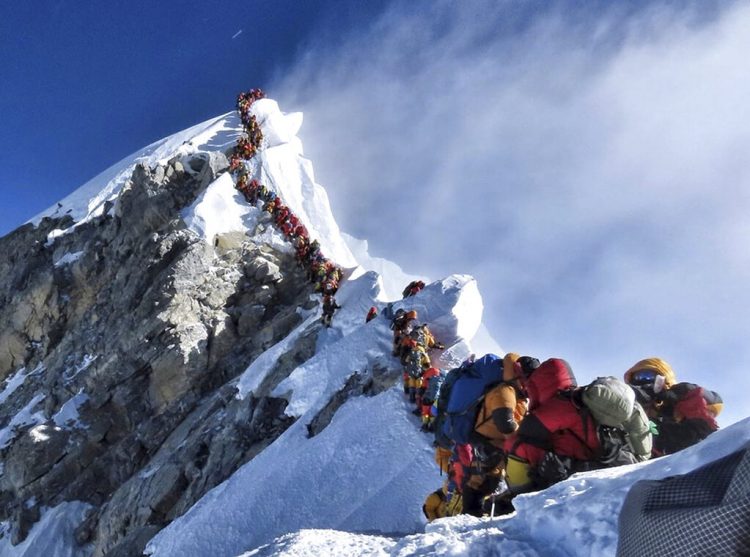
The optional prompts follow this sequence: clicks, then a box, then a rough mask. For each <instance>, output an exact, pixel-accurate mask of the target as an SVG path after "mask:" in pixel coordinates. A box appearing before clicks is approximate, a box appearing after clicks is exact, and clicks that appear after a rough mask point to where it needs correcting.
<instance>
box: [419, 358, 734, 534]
mask: <svg viewBox="0 0 750 557" xmlns="http://www.w3.org/2000/svg"><path fill="white" fill-rule="evenodd" d="M440 373H441V372H438V374H440ZM433 396H434V400H435V402H434V406H433V409H432V413H433V415H435V422H434V427H433V429H434V432H435V447H436V449H435V461H436V463H437V464H438V466H439V468H440V470H441V474H442V473H446V474H447V478H446V480H445V481H444V483H443V485H442V486H441V487H440V488H439V489H438V490H436V491H435V492H433V493H431V494H430V495H428V497H427V499H426V500H425V503H424V506H423V511H424V513H425V516H426V517H427V519H428V520H434V519H435V518H440V517H444V516H453V515H456V514H460V513H467V514H471V515H474V516H483V515H485V514H489V515H490V516H494V515H496V514H505V513H509V512H512V511H513V510H514V508H513V504H512V499H513V497H515V496H516V495H518V494H520V493H525V492H529V491H536V490H540V489H544V488H546V487H548V486H550V485H552V484H554V483H557V482H559V481H562V480H564V479H565V478H567V477H568V476H570V475H571V474H573V473H576V472H582V471H587V470H594V469H599V468H606V467H611V466H619V465H623V464H632V463H635V462H642V461H645V460H647V459H649V458H651V457H657V456H662V455H666V454H671V453H674V452H676V451H679V450H681V449H684V448H686V447H689V446H691V445H693V444H695V443H697V442H698V441H700V440H702V439H704V438H705V437H707V436H708V435H709V434H710V433H712V432H714V431H716V430H717V429H718V424H717V423H716V416H718V414H719V412H721V409H722V406H723V402H722V399H721V397H720V396H719V395H718V394H717V393H715V392H714V391H710V390H708V389H705V388H703V387H700V386H698V385H695V384H693V383H678V382H677V380H676V376H675V373H674V371H673V370H672V368H671V367H670V366H669V364H668V363H667V362H665V361H664V360H662V359H660V358H647V359H644V360H641V361H639V362H637V363H636V364H635V365H634V366H633V367H631V368H630V369H629V370H627V371H626V372H625V374H624V381H623V380H620V379H618V378H616V377H600V378H597V379H596V380H594V381H593V382H592V383H590V384H588V385H585V386H578V383H577V381H576V379H575V376H574V375H573V371H572V370H571V368H570V365H569V364H568V363H567V362H566V361H565V360H562V359H559V358H551V359H548V360H546V361H544V362H541V363H540V362H539V360H537V359H536V358H533V357H529V356H522V357H521V356H519V355H518V354H514V353H508V354H506V355H505V357H503V358H500V357H498V356H495V355H494V354H487V355H485V356H483V357H482V358H479V359H475V358H474V357H473V356H472V357H471V358H469V359H467V360H466V361H465V362H463V363H462V364H461V366H459V367H458V368H455V369H452V370H450V371H449V372H448V373H447V374H446V376H445V379H444V380H442V381H441V382H440V387H439V389H438V392H437V394H436V395H433Z"/></svg>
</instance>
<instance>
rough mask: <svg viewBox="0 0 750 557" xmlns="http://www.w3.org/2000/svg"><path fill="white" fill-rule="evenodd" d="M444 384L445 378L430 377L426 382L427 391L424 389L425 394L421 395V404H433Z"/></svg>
mask: <svg viewBox="0 0 750 557" xmlns="http://www.w3.org/2000/svg"><path fill="white" fill-rule="evenodd" d="M444 382H445V377H444V376H443V375H441V374H437V375H435V376H434V377H430V380H429V381H428V382H427V389H425V392H424V394H423V395H422V403H423V404H432V403H433V402H435V401H436V400H437V399H438V397H439V396H440V388H441V387H442V385H443V383H444Z"/></svg>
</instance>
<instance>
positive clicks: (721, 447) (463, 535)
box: [241, 418, 750, 557]
mask: <svg viewBox="0 0 750 557" xmlns="http://www.w3.org/2000/svg"><path fill="white" fill-rule="evenodd" d="M748 443H750V418H749V419H745V420H743V421H741V422H738V423H736V424H734V425H732V426H730V427H728V428H727V429H726V430H722V431H719V432H717V433H714V434H712V435H711V436H710V437H709V438H708V439H706V440H705V441H703V442H702V443H700V444H698V445H695V446H693V447H691V448H689V449H686V450H684V451H682V452H680V453H677V454H674V455H671V456H667V457H663V458H659V459H655V460H653V461H650V462H646V463H643V464H636V465H632V466H623V467H619V468H612V469H609V470H600V471H596V472H588V473H585V474H576V475H575V476H572V477H571V478H569V479H568V480H566V481H564V482H561V483H559V484H557V485H555V486H552V487H551V488H549V489H547V490H545V491H541V492H538V493H532V494H528V495H522V496H520V497H517V498H516V500H515V504H516V508H517V511H516V513H514V514H513V515H510V516H507V517H500V518H495V519H490V518H483V519H478V518H473V517H469V516H459V517H455V518H446V519H441V520H437V521H435V522H433V523H432V524H428V525H426V527H425V529H424V533H419V534H414V535H410V536H404V537H401V538H394V537H383V536H373V535H360V534H352V533H347V532H341V531H334V530H322V529H321V530H311V529H305V530H300V531H298V532H295V533H291V534H287V535H284V536H280V537H279V538H277V539H276V540H274V541H273V542H271V543H269V544H266V545H263V546H260V547H258V548H256V549H254V550H252V551H248V552H245V553H242V554H241V556H242V557H301V556H312V555H383V556H392V557H405V556H407V555H409V556H422V555H424V556H426V555H456V556H458V555H482V556H484V555H523V556H526V557H533V556H537V555H538V556H586V557H599V556H608V555H615V553H616V550H617V521H618V517H619V513H620V508H621V507H622V503H623V501H624V499H625V496H626V495H627V493H628V490H629V489H630V486H631V485H632V484H633V483H634V482H636V481H638V480H646V479H660V478H665V477H668V476H673V475H677V474H685V473H687V472H690V471H692V470H694V469H696V468H698V467H700V466H702V465H704V464H707V463H709V462H711V461H713V460H716V459H718V458H721V457H723V456H726V455H728V454H729V453H731V452H733V451H735V450H738V449H740V448H742V447H743V446H745V445H747V444H748ZM433 474H434V470H433ZM436 482H437V478H436ZM397 508H398V507H397V505H396V504H394V507H393V509H394V510H395V509H397Z"/></svg>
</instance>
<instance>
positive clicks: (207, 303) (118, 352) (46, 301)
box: [0, 154, 315, 556]
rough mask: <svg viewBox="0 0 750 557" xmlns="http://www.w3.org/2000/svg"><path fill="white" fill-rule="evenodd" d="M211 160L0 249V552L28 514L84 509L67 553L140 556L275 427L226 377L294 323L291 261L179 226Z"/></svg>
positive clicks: (142, 181) (269, 414) (302, 290)
mask: <svg viewBox="0 0 750 557" xmlns="http://www.w3.org/2000/svg"><path fill="white" fill-rule="evenodd" d="M226 167H227V161H226V158H225V157H224V156H223V155H221V154H218V155H216V154H212V155H211V156H208V155H205V156H200V157H194V158H193V159H190V160H183V161H177V160H174V161H171V162H170V163H169V164H167V165H165V166H159V167H157V168H145V167H143V166H137V167H136V168H135V171H134V172H133V175H132V178H131V180H130V181H129V182H128V184H127V185H126V186H125V187H124V188H123V190H122V192H121V193H120V195H119V197H118V199H117V201H116V203H115V204H114V205H112V206H108V207H107V208H106V211H105V213H104V214H103V215H101V216H99V217H97V218H95V219H93V220H91V221H89V222H86V223H83V224H80V225H78V226H75V227H73V224H74V223H73V222H72V220H71V219H70V218H69V217H64V218H59V219H50V218H46V219H43V220H42V222H41V223H40V225H39V226H38V227H36V228H35V227H33V226H31V225H25V226H23V227H21V228H19V229H18V230H16V231H15V232H13V233H11V234H9V235H8V236H6V237H4V238H2V239H0V277H2V280H0V380H2V379H8V381H7V382H6V386H7V385H11V384H12V385H14V388H13V389H6V393H5V394H4V395H0V430H2V429H3V428H6V429H5V437H3V438H0V445H1V446H0V459H2V462H3V464H4V466H3V468H2V474H1V475H0V520H9V521H10V522H11V524H12V528H11V535H12V536H13V541H14V543H17V542H19V541H21V540H22V539H23V538H24V537H25V535H26V533H27V532H28V529H29V528H30V527H31V525H33V523H34V522H35V521H36V520H38V517H39V509H40V508H41V507H53V506H55V505H58V504H60V503H62V502H64V501H84V502H86V503H89V504H90V505H91V511H90V513H89V515H88V517H87V518H86V520H85V521H84V522H83V523H82V524H81V525H80V526H79V527H78V529H77V531H76V539H77V540H78V541H79V542H80V543H82V544H85V543H90V544H91V546H92V547H93V554H94V555H95V556H103V555H139V554H140V553H141V551H142V549H143V547H144V546H145V544H146V542H147V541H148V540H149V539H150V538H151V537H153V535H154V534H155V533H156V532H158V531H159V530H160V529H161V528H163V527H164V526H166V525H167V524H168V523H169V522H170V521H172V520H173V519H174V518H176V517H178V516H180V515H181V514H183V513H184V512H185V511H186V510H187V509H189V508H190V506H191V505H193V504H194V503H195V502H196V501H197V500H198V499H199V498H200V497H201V496H202V495H203V494H205V493H206V492H207V491H208V490H209V489H211V488H212V487H214V486H216V485H217V484H219V483H220V482H222V481H223V480H225V479H226V478H227V477H228V476H229V475H231V474H232V473H233V472H234V471H235V470H236V469H237V468H238V467H239V466H240V465H242V464H243V463H245V462H247V461H248V460H250V459H252V458H253V457H254V456H255V455H256V454H258V452H259V451H260V450H262V449H263V448H264V447H265V446H267V445H268V444H269V443H270V442H271V441H272V440H274V439H275V438H276V437H277V436H278V435H280V434H281V433H282V432H283V431H284V430H285V429H286V428H287V427H289V425H291V418H289V417H287V416H285V415H284V408H285V407H286V401H285V400H282V399H275V398H270V397H269V396H268V395H267V394H266V393H268V392H269V390H270V389H268V386H266V388H265V389H262V390H259V392H258V393H257V396H258V397H260V398H254V397H249V398H247V399H244V400H239V399H237V398H236V397H235V393H236V389H235V388H234V387H233V380H234V379H235V378H236V377H237V376H238V375H239V374H240V373H242V372H243V371H244V370H245V369H246V368H247V366H248V365H249V364H250V363H251V362H252V361H253V359H254V358H256V357H257V356H258V355H259V354H260V353H261V352H262V351H263V350H265V349H266V348H268V347H269V346H271V345H273V344H275V343H276V342H278V341H279V340H280V339H282V338H284V337H285V336H286V335H287V334H288V333H289V332H290V331H291V330H292V329H293V328H294V327H295V326H297V325H298V324H299V323H300V322H301V318H300V317H299V315H298V313H297V308H298V307H300V306H304V305H306V304H307V303H309V295H310V293H311V289H310V287H309V285H308V284H307V282H306V281H305V277H304V273H303V272H302V271H301V270H300V268H299V267H298V265H297V263H296V261H295V260H294V256H293V254H292V253H291V250H290V251H289V252H282V251H279V250H276V249H274V248H272V247H270V246H268V245H263V244H256V243H255V242H254V240H253V238H251V237H240V238H236V237H235V238H231V239H221V238H219V239H217V240H216V242H214V245H209V244H207V243H206V242H204V241H203V240H202V239H200V238H198V237H196V236H195V235H194V234H193V233H192V232H190V231H188V230H186V229H185V225H184V223H183V221H182V220H181V219H180V216H179V215H180V211H181V210H182V209H183V208H185V207H186V206H188V205H189V204H190V203H192V202H193V201H194V200H195V198H196V196H197V195H198V194H199V192H200V191H202V189H204V188H205V187H206V185H207V184H208V183H210V182H211V181H213V180H214V179H215V178H216V176H217V175H219V174H220V173H222V172H224V171H226ZM54 230H58V231H59V230H64V231H67V233H65V234H62V235H57V237H56V239H55V240H54V241H48V235H49V234H50V233H51V232H52V231H54ZM240 236H242V235H240ZM230 240H231V241H230ZM314 337H315V331H310V332H309V333H307V334H305V335H302V337H301V340H300V341H299V343H298V346H295V347H293V348H292V350H291V351H290V353H289V355H288V356H287V359H288V360H289V361H288V362H286V364H285V365H280V366H279V368H278V370H277V372H276V373H275V374H274V376H273V380H274V381H276V382H278V381H279V380H281V379H283V376H284V375H285V374H287V375H288V373H290V372H291V371H292V370H293V369H294V368H295V367H296V366H297V365H299V364H300V363H302V362H304V361H305V359H307V358H309V357H310V356H312V354H313V351H314V345H315V342H314ZM280 364H284V362H280ZM19 374H21V375H19ZM21 379H22V381H21ZM0 390H2V389H0ZM19 416H25V417H26V418H25V419H20V418H19Z"/></svg>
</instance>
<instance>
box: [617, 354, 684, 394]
mask: <svg viewBox="0 0 750 557" xmlns="http://www.w3.org/2000/svg"><path fill="white" fill-rule="evenodd" d="M643 369H651V370H654V371H655V372H656V373H658V374H659V375H661V376H662V377H664V386H665V387H666V388H667V389H669V388H670V387H672V385H674V384H675V383H677V377H676V376H675V373H674V371H673V370H672V366H670V365H669V364H668V363H667V362H665V361H664V360H662V359H661V358H646V359H645V360H641V361H640V362H638V363H637V364H635V365H634V366H633V367H631V368H630V369H629V370H628V371H626V372H625V382H626V383H630V378H631V376H632V375H633V374H634V373H635V372H636V371H641V370H643Z"/></svg>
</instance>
